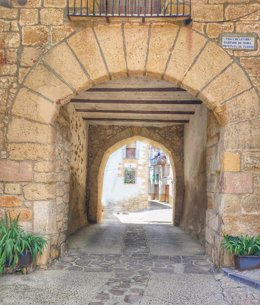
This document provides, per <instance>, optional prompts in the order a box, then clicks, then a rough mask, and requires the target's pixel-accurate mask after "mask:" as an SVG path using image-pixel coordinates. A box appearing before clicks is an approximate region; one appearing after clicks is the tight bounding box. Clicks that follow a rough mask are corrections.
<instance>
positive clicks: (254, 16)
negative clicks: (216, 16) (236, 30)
mask: <svg viewBox="0 0 260 305" xmlns="http://www.w3.org/2000/svg"><path fill="white" fill-rule="evenodd" d="M259 9H260V5H259V4H258V3H255V4H254V3H253V4H237V3H234V4H230V5H228V6H227V8H226V9H225V18H226V19H227V20H230V19H239V20H243V19H245V20H259ZM257 10H258V11H257ZM245 15H248V16H245ZM243 16H245V17H244V18H243Z"/></svg>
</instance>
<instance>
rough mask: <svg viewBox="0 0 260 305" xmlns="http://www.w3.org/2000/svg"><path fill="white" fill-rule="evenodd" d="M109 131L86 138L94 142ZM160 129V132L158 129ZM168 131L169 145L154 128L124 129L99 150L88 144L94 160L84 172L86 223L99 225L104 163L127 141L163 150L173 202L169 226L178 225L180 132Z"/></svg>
mask: <svg viewBox="0 0 260 305" xmlns="http://www.w3.org/2000/svg"><path fill="white" fill-rule="evenodd" d="M112 128H113V126H111V127H110V128H107V127H106V128H105V129H103V130H101V128H100V127H99V128H95V127H94V130H93V131H91V129H90V135H91V134H92V137H94V138H100V137H101V136H102V133H106V132H110V131H111V130H109V129H112ZM162 129H163V128H162ZM165 129H168V133H175V134H176V136H175V141H170V140H168V139H167V138H165V137H163V136H162V135H161V134H160V133H163V130H160V129H159V128H158V129H154V128H149V127H148V128H142V127H127V128H125V129H124V130H123V131H121V132H119V133H117V134H116V135H115V136H112V137H110V138H108V139H107V141H106V142H105V143H102V144H101V146H95V145H92V142H91V141H89V150H90V155H93V156H95V158H94V159H92V158H89V160H88V161H89V162H90V165H89V172H88V190H89V202H88V204H89V213H88V217H89V219H90V221H94V222H99V221H100V220H101V218H102V202H101V197H102V188H103V176H104V170H105V166H106V163H107V160H108V158H109V156H110V155H111V153H113V152H114V151H116V150H117V149H118V148H119V147H121V146H123V145H125V144H126V143H129V142H131V141H143V142H148V143H151V144H154V145H155V146H157V147H160V148H161V149H162V150H164V151H165V152H166V153H167V154H168V155H169V156H170V160H171V166H172V168H173V172H174V188H175V191H174V194H175V198H174V202H173V223H174V224H175V225H179V223H180V216H181V210H182V202H183V195H184V177H183V145H182V144H183V128H182V127H181V126H172V127H171V128H165Z"/></svg>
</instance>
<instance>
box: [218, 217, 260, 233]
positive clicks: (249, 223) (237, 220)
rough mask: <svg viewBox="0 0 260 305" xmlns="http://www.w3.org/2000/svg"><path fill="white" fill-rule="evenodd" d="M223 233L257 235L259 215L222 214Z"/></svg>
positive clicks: (259, 226)
mask: <svg viewBox="0 0 260 305" xmlns="http://www.w3.org/2000/svg"><path fill="white" fill-rule="evenodd" d="M222 220H223V234H230V235H233V236H238V235H245V234H247V235H253V236H254V235H259V234H260V222H259V215H252V214H251V215H223V218H222Z"/></svg>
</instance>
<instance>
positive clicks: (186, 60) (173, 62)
mask: <svg viewBox="0 0 260 305" xmlns="http://www.w3.org/2000/svg"><path fill="white" fill-rule="evenodd" d="M157 39H158V40H160V36H158V37H157ZM187 41H188V42H189V44H188V48H187ZM205 43H206V39H205V38H204V37H203V36H201V35H199V34H197V33H194V32H193V31H192V30H191V28H189V27H183V28H181V30H180V33H179V35H178V39H177V41H176V44H175V46H174V49H173V51H172V56H171V59H170V61H169V64H168V68H167V70H166V72H165V79H166V80H171V81H175V82H181V81H182V80H183V78H184V75H185V74H186V72H187V71H188V69H189V67H190V66H191V65H192V63H193V61H194V60H195V58H196V56H197V55H198V54H199V52H200V51H201V50H202V48H203V47H204V45H205ZM162 48H164V47H163V46H162ZM180 54H181V56H180Z"/></svg>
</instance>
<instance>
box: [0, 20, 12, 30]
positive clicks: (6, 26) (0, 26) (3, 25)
mask: <svg viewBox="0 0 260 305" xmlns="http://www.w3.org/2000/svg"><path fill="white" fill-rule="evenodd" d="M10 26H11V22H10V21H6V20H0V32H8V31H10Z"/></svg>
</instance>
